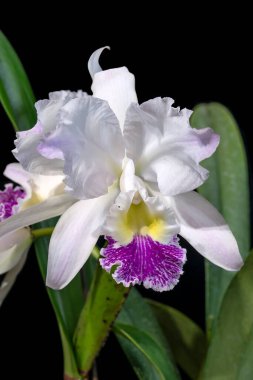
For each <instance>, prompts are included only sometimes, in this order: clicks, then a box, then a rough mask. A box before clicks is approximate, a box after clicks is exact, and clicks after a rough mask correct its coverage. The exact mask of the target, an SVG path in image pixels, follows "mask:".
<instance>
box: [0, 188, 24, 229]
mask: <svg viewBox="0 0 253 380" xmlns="http://www.w3.org/2000/svg"><path fill="white" fill-rule="evenodd" d="M25 195H26V194H25V191H24V190H23V189H22V188H21V187H19V186H16V187H14V186H13V184H11V183H9V184H7V185H5V189H4V190H0V222H1V221H3V220H5V219H7V218H9V217H10V216H12V215H13V214H14V213H15V206H17V205H18V203H19V200H20V199H23V198H24V197H25Z"/></svg>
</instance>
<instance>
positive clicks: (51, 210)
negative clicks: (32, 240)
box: [0, 194, 75, 237]
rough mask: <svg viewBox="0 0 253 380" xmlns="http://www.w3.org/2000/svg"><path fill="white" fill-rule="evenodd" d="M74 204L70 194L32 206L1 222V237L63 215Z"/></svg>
mask: <svg viewBox="0 0 253 380" xmlns="http://www.w3.org/2000/svg"><path fill="white" fill-rule="evenodd" d="M74 202H75V199H73V198H72V197H70V196H69V195H68V194H63V195H56V196H54V197H51V198H49V199H47V200H46V201H44V202H42V203H40V204H37V205H35V206H31V207H29V208H27V209H26V210H24V211H20V212H18V213H17V214H16V215H13V216H11V217H10V218H8V219H6V220H5V221H3V222H1V224H0V237H1V236H4V235H6V234H9V233H11V232H13V231H16V230H18V229H19V228H23V227H26V226H29V225H31V224H34V223H38V222H41V221H42V220H46V219H50V218H53V217H55V216H58V215H61V214H63V213H64V211H66V210H67V209H68V208H69V207H70V206H71V205H72V204H73V203H74Z"/></svg>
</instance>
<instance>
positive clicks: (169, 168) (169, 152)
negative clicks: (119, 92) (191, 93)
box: [124, 98, 219, 195]
mask: <svg viewBox="0 0 253 380" xmlns="http://www.w3.org/2000/svg"><path fill="white" fill-rule="evenodd" d="M172 104H173V100H172V99H170V98H167V99H161V98H156V99H152V100H149V101H148V102H145V103H143V104H142V105H140V106H139V105H137V104H132V105H131V106H130V107H129V109H128V111H127V116H126V121H125V127H124V137H125V142H126V150H127V156H128V157H129V158H130V159H132V160H134V162H135V167H136V175H138V176H140V178H142V179H143V180H144V181H146V182H147V183H148V184H149V185H150V186H151V188H153V190H155V191H159V190H160V191H161V192H162V193H163V194H164V195H176V194H180V193H183V192H186V191H189V190H193V189H195V188H197V187H198V186H200V185H201V184H202V183H203V182H204V181H205V180H206V179H207V174H208V172H207V171H206V170H205V169H204V168H202V167H201V166H200V165H199V162H200V161H201V160H203V159H205V158H207V157H209V156H211V154H212V153H213V152H214V151H215V149H216V148H217V145H218V143H219V137H218V135H216V134H214V133H213V132H212V130H211V129H210V128H205V129H202V130H196V129H193V128H191V127H190V124H189V117H190V114H191V112H190V111H189V110H186V109H184V110H181V111H180V110H179V109H177V108H173V107H172V106H171V105H172Z"/></svg>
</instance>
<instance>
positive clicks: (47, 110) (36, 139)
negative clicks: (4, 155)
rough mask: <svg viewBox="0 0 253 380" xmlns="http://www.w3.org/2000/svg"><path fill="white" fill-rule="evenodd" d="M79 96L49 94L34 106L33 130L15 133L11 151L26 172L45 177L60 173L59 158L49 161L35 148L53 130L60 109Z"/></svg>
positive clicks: (61, 162)
mask: <svg viewBox="0 0 253 380" xmlns="http://www.w3.org/2000/svg"><path fill="white" fill-rule="evenodd" d="M81 96H83V93H81V92H78V93H75V92H70V91H57V92H53V93H50V94H49V99H46V100H40V101H38V102H37V103H36V104H35V107H36V109H37V114H38V122H37V124H36V125H35V127H34V128H32V129H30V130H28V131H22V132H18V133H17V140H16V141H15V145H16V149H14V150H13V154H14V156H15V157H16V158H17V159H18V161H20V162H21V164H22V166H23V167H24V168H25V169H26V170H27V171H31V172H35V173H38V174H46V175H48V174H59V173H60V174H61V173H62V168H63V161H62V159H61V157H55V158H54V159H53V160H49V159H47V158H45V157H42V156H41V155H40V153H39V152H38V150H37V147H38V145H39V143H40V141H41V140H42V139H43V137H44V136H46V135H48V134H49V133H51V132H52V131H54V130H55V128H56V125H57V119H58V112H59V110H60V108H61V107H62V106H63V105H64V104H66V103H67V102H68V101H69V100H70V99H73V98H76V97H81Z"/></svg>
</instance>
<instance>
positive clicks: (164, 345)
mask: <svg viewBox="0 0 253 380" xmlns="http://www.w3.org/2000/svg"><path fill="white" fill-rule="evenodd" d="M118 324H125V325H128V326H133V327H135V328H137V329H138V330H139V331H142V330H145V332H146V333H147V334H148V335H149V336H150V337H151V339H153V340H154V341H155V342H156V344H157V345H158V346H159V347H160V350H161V351H162V353H163V356H166V358H167V362H168V363H167V364H168V366H169V367H170V368H171V369H173V373H174V376H176V374H177V377H176V378H177V379H178V378H179V375H178V372H177V369H176V367H175V365H174V360H173V357H172V354H171V350H170V347H169V345H168V342H167V340H166V338H165V336H164V334H163V332H162V330H161V328H160V326H159V323H158V322H157V320H156V318H155V316H154V314H153V312H152V310H151V307H150V306H149V305H148V304H147V302H146V300H145V299H144V298H143V297H142V296H141V295H140V294H139V293H138V291H137V290H136V289H135V288H133V289H132V290H131V292H130V294H129V296H128V298H127V300H126V303H125V304H124V306H123V308H122V310H121V312H120V314H119V316H118V318H117V320H116V322H115V324H114V326H115V327H116V329H115V330H114V332H115V334H116V337H117V339H118V341H119V343H120V345H121V347H122V349H123V351H124V352H125V354H126V356H127V358H128V360H129V361H130V363H131V365H132V366H133V369H134V370H135V372H136V374H137V376H138V377H139V379H141V380H157V379H160V375H159V373H158V372H157V370H156V368H155V367H154V366H153V365H152V363H150V360H149V359H148V358H147V356H146V355H145V354H144V353H143V352H142V351H141V350H139V349H138V348H137V347H136V345H135V344H133V343H132V342H131V341H130V340H128V339H126V338H125V337H124V336H122V334H120V333H118V330H117V326H118Z"/></svg>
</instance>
